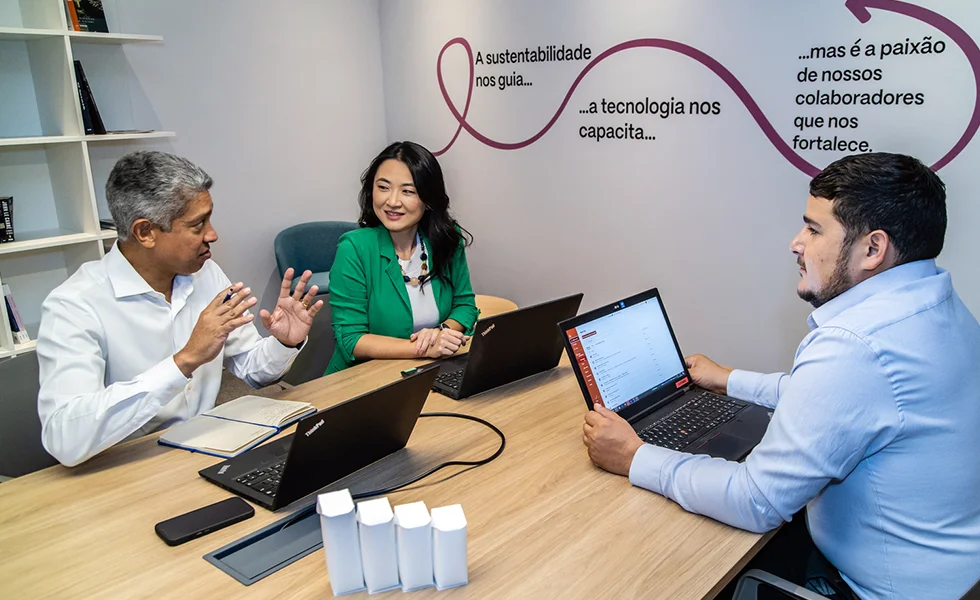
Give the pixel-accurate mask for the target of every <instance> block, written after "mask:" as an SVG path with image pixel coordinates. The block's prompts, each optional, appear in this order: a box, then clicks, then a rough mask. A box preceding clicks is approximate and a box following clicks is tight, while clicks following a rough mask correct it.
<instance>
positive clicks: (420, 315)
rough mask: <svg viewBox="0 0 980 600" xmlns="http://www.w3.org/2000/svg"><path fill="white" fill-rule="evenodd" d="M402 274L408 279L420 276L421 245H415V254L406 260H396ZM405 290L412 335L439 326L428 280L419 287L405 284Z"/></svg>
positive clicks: (433, 295) (437, 308)
mask: <svg viewBox="0 0 980 600" xmlns="http://www.w3.org/2000/svg"><path fill="white" fill-rule="evenodd" d="M398 264H399V265H401V268H402V273H404V274H405V275H408V276H409V277H418V276H419V275H421V274H422V244H419V243H416V244H415V252H413V253H412V257H411V258H409V259H408V260H402V259H400V258H399V259H398ZM405 289H406V290H407V291H408V300H409V302H410V303H411V305H412V333H416V332H418V331H419V330H421V329H431V328H433V327H438V326H439V307H438V306H436V296H435V294H433V293H432V286H431V285H429V280H426V282H425V283H424V284H422V285H419V286H414V285H412V284H411V283H409V282H407V281H406V282H405Z"/></svg>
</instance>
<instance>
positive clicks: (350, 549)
mask: <svg viewBox="0 0 980 600" xmlns="http://www.w3.org/2000/svg"><path fill="white" fill-rule="evenodd" d="M316 512H317V513H319V515H320V534H321V535H323V551H324V553H325V554H326V557H327V573H328V574H329V575H330V589H332V590H333V595H334V596H342V595H344V594H351V593H354V592H360V591H362V590H364V588H365V586H364V570H363V568H362V567H361V542H360V538H359V537H358V533H357V516H356V515H355V513H354V500H353V499H352V498H351V495H350V492H349V491H348V490H341V491H339V492H330V493H327V494H320V495H319V496H317V499H316Z"/></svg>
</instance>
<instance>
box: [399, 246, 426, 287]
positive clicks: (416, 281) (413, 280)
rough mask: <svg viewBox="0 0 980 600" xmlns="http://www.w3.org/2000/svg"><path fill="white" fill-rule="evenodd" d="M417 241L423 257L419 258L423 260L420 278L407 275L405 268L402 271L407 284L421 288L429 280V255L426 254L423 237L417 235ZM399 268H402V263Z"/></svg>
mask: <svg viewBox="0 0 980 600" xmlns="http://www.w3.org/2000/svg"><path fill="white" fill-rule="evenodd" d="M415 241H416V243H418V245H419V249H420V250H421V251H422V253H421V255H420V256H419V258H420V259H421V260H422V269H421V270H420V271H419V276H418V277H409V276H408V274H407V273H405V267H401V269H402V279H404V280H405V283H407V284H408V285H410V286H412V287H419V286H421V285H423V284H424V283H425V282H426V280H428V279H429V255H428V254H426V252H425V243H424V242H423V241H422V236H420V235H419V234H415ZM399 266H401V263H399Z"/></svg>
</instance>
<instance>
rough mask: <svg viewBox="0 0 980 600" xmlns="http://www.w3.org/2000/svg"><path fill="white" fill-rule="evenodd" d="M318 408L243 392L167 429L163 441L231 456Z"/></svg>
mask: <svg viewBox="0 0 980 600" xmlns="http://www.w3.org/2000/svg"><path fill="white" fill-rule="evenodd" d="M315 412H316V407H314V406H313V405H312V404H310V403H309V402H293V401H289V400H272V399H270V398H261V397H259V396H242V397H241V398H236V399H235V400H232V401H231V402H226V403H225V404H222V405H221V406H216V407H214V408H212V409H211V410H209V411H207V412H205V413H202V414H200V415H198V416H196V417H193V418H191V419H188V420H187V421H184V422H183V423H178V424H177V425H174V426H173V427H171V428H170V429H168V430H166V431H165V432H163V435H161V436H160V439H159V443H160V444H162V445H164V446H172V447H174V448H182V449H184V450H190V451H191V452H200V453H202V454H210V455H212V456H220V457H222V458H231V457H232V456H237V455H239V454H241V453H242V452H245V451H246V450H248V449H249V448H253V447H255V446H257V445H258V444H260V443H262V442H263V441H265V440H267V439H269V438H270V437H272V436H274V435H276V434H277V433H279V432H280V431H282V429H283V428H285V427H288V426H289V425H292V424H293V423H295V422H296V421H298V420H299V419H301V418H303V417H305V416H306V415H308V414H311V413H315Z"/></svg>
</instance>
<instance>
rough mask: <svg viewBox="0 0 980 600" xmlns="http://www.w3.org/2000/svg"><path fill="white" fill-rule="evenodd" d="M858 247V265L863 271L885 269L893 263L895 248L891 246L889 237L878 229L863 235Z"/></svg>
mask: <svg viewBox="0 0 980 600" xmlns="http://www.w3.org/2000/svg"><path fill="white" fill-rule="evenodd" d="M860 248H861V256H860V259H859V260H860V266H861V269H863V270H865V271H878V270H883V269H887V268H890V265H891V264H892V263H894V258H895V257H894V253H895V249H894V248H893V247H892V243H891V239H890V238H889V237H888V234H887V233H885V232H884V231H882V230H880V229H876V230H874V231H872V232H871V233H869V234H867V235H866V236H864V239H863V240H862V241H861V246H860Z"/></svg>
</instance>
